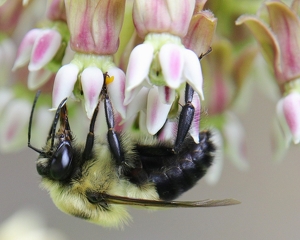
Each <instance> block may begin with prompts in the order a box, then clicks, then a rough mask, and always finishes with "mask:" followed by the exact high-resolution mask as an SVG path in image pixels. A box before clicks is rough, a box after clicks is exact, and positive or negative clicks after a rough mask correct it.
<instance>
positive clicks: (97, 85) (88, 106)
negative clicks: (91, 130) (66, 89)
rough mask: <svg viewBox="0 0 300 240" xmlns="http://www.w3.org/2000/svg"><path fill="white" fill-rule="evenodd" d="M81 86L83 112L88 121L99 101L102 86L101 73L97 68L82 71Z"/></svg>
mask: <svg viewBox="0 0 300 240" xmlns="http://www.w3.org/2000/svg"><path fill="white" fill-rule="evenodd" d="M81 85H82V91H83V93H84V103H85V111H86V113H87V116H88V118H89V119H91V118H92V116H93V113H94V110H95V108H96V106H97V104H98V101H99V95H100V92H101V89H102V86H103V73H102V71H101V70H100V69H99V68H97V67H88V68H86V69H84V70H83V71H82V74H81Z"/></svg>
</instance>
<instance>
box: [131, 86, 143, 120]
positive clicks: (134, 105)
mask: <svg viewBox="0 0 300 240" xmlns="http://www.w3.org/2000/svg"><path fill="white" fill-rule="evenodd" d="M148 93H149V89H148V88H145V87H143V88H142V89H141V90H140V91H139V93H138V94H137V95H136V97H135V98H134V100H133V101H131V102H130V104H129V105H128V106H127V111H126V119H129V118H131V117H132V116H134V115H136V114H137V113H138V112H139V111H141V110H145V111H146V107H147V99H148Z"/></svg>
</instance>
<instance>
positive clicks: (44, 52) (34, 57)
mask: <svg viewBox="0 0 300 240" xmlns="http://www.w3.org/2000/svg"><path fill="white" fill-rule="evenodd" d="M61 40H62V37H61V35H60V33H59V32H57V31H55V30H52V29H47V30H44V31H43V32H42V33H41V34H40V35H39V36H38V38H37V39H36V40H35V42H34V45H33V49H32V54H31V59H30V63H29V66H28V69H29V71H37V70H40V69H41V68H42V67H44V66H45V65H46V64H47V63H49V62H50V61H51V60H52V58H53V57H54V56H55V55H56V53H57V51H58V49H59V47H60V45H61Z"/></svg>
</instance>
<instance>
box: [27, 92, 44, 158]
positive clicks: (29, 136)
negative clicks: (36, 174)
mask: <svg viewBox="0 0 300 240" xmlns="http://www.w3.org/2000/svg"><path fill="white" fill-rule="evenodd" d="M40 94H41V91H40V90H38V91H37V93H36V95H35V98H34V101H33V105H32V109H31V113H30V118H29V126H28V147H29V148H31V149H32V150H34V151H36V152H37V153H39V154H43V153H44V152H43V151H42V150H40V149H38V148H36V147H34V146H32V145H31V143H30V139H31V126H32V118H33V112H34V109H35V106H36V102H37V100H38V98H39V96H40Z"/></svg>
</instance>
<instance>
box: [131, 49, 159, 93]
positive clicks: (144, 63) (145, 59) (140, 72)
mask: <svg viewBox="0 0 300 240" xmlns="http://www.w3.org/2000/svg"><path fill="white" fill-rule="evenodd" d="M153 53H154V49H153V47H152V46H151V45H150V44H140V45H138V46H136V47H135V48H134V49H133V50H132V52H131V55H130V58H129V62H128V67H127V71H126V92H130V91H131V90H133V89H134V88H136V87H137V86H138V85H140V84H141V83H142V82H143V81H144V80H145V78H146V77H147V76H148V73H149V69H150V65H151V62H152V59H153Z"/></svg>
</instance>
